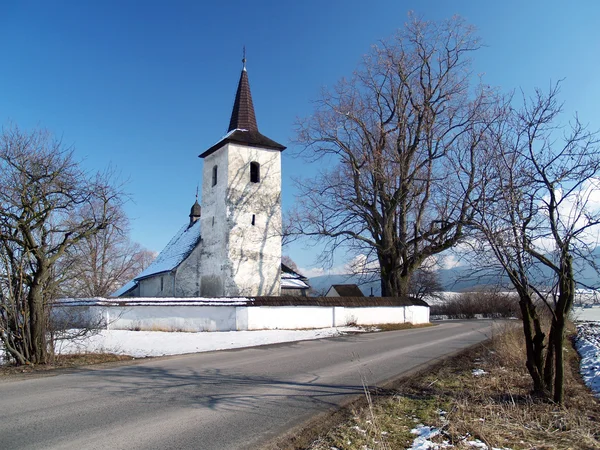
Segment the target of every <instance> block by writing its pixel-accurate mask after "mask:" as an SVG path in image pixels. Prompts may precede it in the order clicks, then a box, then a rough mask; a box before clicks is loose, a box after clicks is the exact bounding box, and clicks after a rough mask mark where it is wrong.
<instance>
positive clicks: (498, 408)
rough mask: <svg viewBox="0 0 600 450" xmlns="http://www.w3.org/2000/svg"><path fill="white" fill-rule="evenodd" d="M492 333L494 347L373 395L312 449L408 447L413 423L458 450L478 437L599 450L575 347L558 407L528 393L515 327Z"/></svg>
mask: <svg viewBox="0 0 600 450" xmlns="http://www.w3.org/2000/svg"><path fill="white" fill-rule="evenodd" d="M497 331H498V332H496V333H495V336H494V338H493V339H492V341H491V342H488V343H486V344H485V345H482V346H480V347H478V348H476V349H472V350H470V351H467V352H465V353H463V354H461V355H459V356H457V357H455V358H452V359H450V360H447V361H445V362H444V363H442V364H440V365H438V366H437V367H435V368H433V369H429V370H427V371H426V372H425V373H421V374H420V375H417V376H413V377H412V378H411V379H410V380H406V381H404V382H402V383H401V384H400V385H398V386H396V387H395V389H394V391H393V392H392V393H388V394H387V395H380V396H378V397H375V398H373V399H372V401H371V402H368V406H367V407H363V408H361V409H358V410H356V411H353V414H352V418H351V420H349V421H346V422H345V423H343V424H341V425H339V426H337V427H335V428H334V429H332V430H331V431H329V432H328V433H327V434H326V436H324V437H322V438H320V439H318V440H317V441H316V442H315V443H314V444H313V446H312V447H311V449H313V450H330V449H331V448H337V449H340V450H342V449H348V450H350V449H364V448H369V449H381V450H383V449H400V448H407V447H410V445H411V444H412V442H413V439H414V437H415V436H414V435H412V434H411V432H410V430H411V429H412V428H414V426H415V424H416V423H422V424H425V425H430V426H435V427H438V428H439V429H441V431H442V433H441V434H440V435H439V436H438V437H437V438H436V439H437V440H438V442H441V441H442V440H445V441H448V442H449V443H450V444H453V445H455V446H456V447H457V448H467V447H468V445H467V444H466V440H468V439H475V438H476V439H480V440H481V441H483V442H485V443H486V444H487V445H488V446H490V447H497V448H512V449H532V448H535V449H600V403H599V402H598V400H596V399H594V397H593V396H592V395H591V394H590V393H589V391H588V389H587V388H586V387H585V386H584V385H583V383H582V381H581V379H580V377H579V375H578V370H577V368H578V356H577V354H576V352H575V350H574V349H573V348H572V347H571V346H570V345H569V346H568V348H567V354H566V358H567V364H566V366H567V367H566V385H565V398H566V401H565V404H564V405H563V406H558V405H555V404H552V403H548V402H543V401H540V400H539V399H535V398H532V397H531V396H530V395H529V391H530V389H531V381H530V378H529V375H528V374H527V372H526V369H525V368H524V359H523V358H524V357H523V355H524V348H523V343H522V337H521V331H520V328H519V327H518V326H514V325H513V326H512V327H507V328H504V329H502V330H497ZM473 369H482V370H483V371H485V372H486V373H485V374H484V375H481V376H475V375H474V374H473V372H472V371H473ZM440 412H442V413H441V414H440Z"/></svg>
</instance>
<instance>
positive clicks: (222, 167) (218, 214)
mask: <svg viewBox="0 0 600 450" xmlns="http://www.w3.org/2000/svg"><path fill="white" fill-rule="evenodd" d="M214 166H217V168H218V176H217V184H216V185H215V186H213V185H212V170H213V167H214ZM227 166H228V161H227V149H226V148H221V149H219V150H217V151H216V152H214V153H213V154H211V155H208V156H207V157H206V158H204V160H203V168H202V215H201V217H200V227H201V234H202V240H201V248H202V252H201V256H200V258H201V259H202V263H201V274H200V294H201V295H202V296H205V297H221V296H223V295H225V286H224V284H225V276H226V273H227V271H228V267H229V262H228V258H227V251H226V249H227V236H228V232H227V231H228V225H227V208H226V206H225V199H226V197H227V170H228V169H227Z"/></svg>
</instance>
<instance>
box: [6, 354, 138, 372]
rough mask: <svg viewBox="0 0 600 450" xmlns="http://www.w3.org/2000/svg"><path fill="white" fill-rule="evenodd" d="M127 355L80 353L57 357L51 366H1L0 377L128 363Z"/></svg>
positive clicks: (128, 357) (129, 358)
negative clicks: (111, 363) (93, 365)
mask: <svg viewBox="0 0 600 450" xmlns="http://www.w3.org/2000/svg"><path fill="white" fill-rule="evenodd" d="M131 359H133V358H132V357H131V356H127V355H114V354H112V353H80V354H75V355H57V356H56V357H55V359H54V362H53V363H52V364H38V365H33V364H32V365H27V366H2V365H0V377H3V376H14V375H20V374H27V373H37V372H47V371H51V370H56V369H72V368H77V367H82V366H89V365H92V364H103V363H110V362H117V361H130V360H131Z"/></svg>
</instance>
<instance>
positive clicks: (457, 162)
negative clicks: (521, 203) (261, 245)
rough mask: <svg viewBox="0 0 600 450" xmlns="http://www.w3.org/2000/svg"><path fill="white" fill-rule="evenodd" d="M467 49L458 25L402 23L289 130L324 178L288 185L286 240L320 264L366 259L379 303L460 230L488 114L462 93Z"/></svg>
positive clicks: (489, 98) (478, 89) (469, 41)
mask: <svg viewBox="0 0 600 450" xmlns="http://www.w3.org/2000/svg"><path fill="white" fill-rule="evenodd" d="M478 48H479V43H478V41H477V40H476V39H475V37H474V35H473V30H472V29H471V27H469V26H467V25H466V24H465V23H464V22H463V21H462V20H461V19H460V18H457V17H455V18H453V19H451V20H447V21H444V22H440V23H432V22H425V21H422V20H418V19H415V18H413V17H411V18H410V21H409V22H408V23H407V24H406V26H405V28H404V29H403V30H400V31H399V32H398V34H397V35H396V36H395V37H394V38H393V39H391V40H389V41H385V42H381V43H380V44H379V45H377V46H374V47H373V49H372V51H371V52H370V54H368V55H367V56H366V57H365V58H364V62H363V64H362V65H361V66H360V67H359V69H358V70H357V71H356V72H355V73H354V75H353V77H352V78H351V79H349V80H342V81H340V82H339V83H338V84H337V86H336V87H335V88H334V89H332V90H329V91H324V92H323V93H322V96H321V98H320V100H318V101H317V102H316V111H315V112H314V114H313V115H312V116H311V117H309V118H308V119H306V120H303V121H301V122H299V124H298V142H299V143H300V144H301V145H302V148H303V149H304V150H303V154H304V155H305V156H306V157H307V158H308V159H311V160H321V161H323V165H324V166H329V170H323V171H322V172H321V173H320V174H319V175H318V176H317V177H316V178H313V179H304V180H299V181H298V185H299V190H300V194H299V196H298V197H299V207H298V208H297V210H296V212H295V213H294V214H293V215H292V216H291V220H290V223H291V225H292V226H291V228H292V231H293V232H294V233H296V234H298V235H307V236H312V237H315V238H316V239H317V240H323V241H324V242H325V251H324V254H325V255H332V254H333V252H334V251H335V250H337V249H338V248H340V247H345V249H346V250H347V251H350V252H351V253H353V254H364V255H367V256H368V262H367V263H366V266H373V264H372V263H375V264H374V265H376V266H377V267H378V269H377V270H378V272H379V275H380V277H381V291H382V295H383V296H397V295H405V294H408V292H409V285H410V277H411V274H412V273H413V272H414V271H415V270H416V269H418V268H419V267H420V265H421V264H422V263H423V261H425V260H426V259H427V258H429V257H431V256H433V255H436V254H438V253H440V252H442V251H444V250H446V249H448V248H450V247H452V246H453V245H454V244H456V243H457V242H458V241H459V240H460V239H461V238H462V237H463V233H464V223H465V222H466V221H467V220H468V219H470V216H471V211H472V208H471V204H472V202H471V201H470V200H469V198H470V196H471V195H472V193H473V191H474V190H475V188H476V180H475V174H476V171H475V167H476V165H475V159H476V156H475V155H476V152H477V150H478V148H479V147H480V146H481V142H482V138H483V136H484V134H485V131H486V128H487V127H488V126H489V123H490V121H493V114H494V103H495V93H494V92H492V91H491V90H490V89H488V88H487V87H486V86H483V85H478V86H475V87H473V86H471V85H470V83H469V80H470V79H471V78H472V73H471V63H470V54H471V53H472V52H474V51H476V50H477V49H478Z"/></svg>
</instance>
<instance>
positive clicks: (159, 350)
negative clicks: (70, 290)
mask: <svg viewBox="0 0 600 450" xmlns="http://www.w3.org/2000/svg"><path fill="white" fill-rule="evenodd" d="M357 331H362V330H361V329H360V328H356V327H338V328H322V329H318V330H261V331H223V332H200V333H182V332H161V331H127V330H103V331H100V332H99V333H98V334H95V335H92V336H89V337H86V338H84V339H77V340H75V341H64V342H59V343H58V344H57V351H58V353H61V354H70V353H115V354H118V355H131V356H133V357H135V358H144V357H148V356H167V355H179V354H184V353H197V352H209V351H213V350H226V349H232V348H241V347H254V346H257V345H267V344H276V343H280V342H292V341H303V340H310V339H321V338H327V337H333V336H340V335H343V334H346V333H349V332H357Z"/></svg>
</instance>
